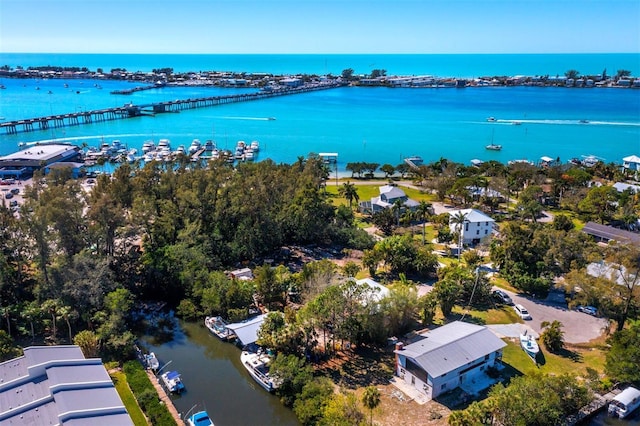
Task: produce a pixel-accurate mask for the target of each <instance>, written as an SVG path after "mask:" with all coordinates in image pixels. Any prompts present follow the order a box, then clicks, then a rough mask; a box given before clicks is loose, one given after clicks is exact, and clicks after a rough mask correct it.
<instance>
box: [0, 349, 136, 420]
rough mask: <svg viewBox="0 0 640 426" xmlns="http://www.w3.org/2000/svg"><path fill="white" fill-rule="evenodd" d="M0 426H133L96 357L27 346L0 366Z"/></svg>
mask: <svg viewBox="0 0 640 426" xmlns="http://www.w3.org/2000/svg"><path fill="white" fill-rule="evenodd" d="M0 424H1V425H92V426H112V425H118V426H120V425H122V426H127V425H133V422H132V421H131V417H129V414H128V413H127V410H126V408H125V407H124V404H123V403H122V400H121V399H120V396H119V395H118V392H117V391H116V389H115V386H114V385H113V382H112V381H111V378H110V377H109V374H108V373H107V370H105V368H104V365H102V360H100V359H99V358H91V359H85V357H84V355H83V354H82V351H81V350H80V348H79V347H78V346H30V347H28V348H25V349H24V355H23V356H21V357H18V358H14V359H12V360H9V361H6V362H3V363H0Z"/></svg>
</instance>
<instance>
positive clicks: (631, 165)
mask: <svg viewBox="0 0 640 426" xmlns="http://www.w3.org/2000/svg"><path fill="white" fill-rule="evenodd" d="M622 167H623V168H625V169H627V170H633V171H634V172H637V171H639V170H640V157H638V156H637V155H630V156H628V157H624V158H623V159H622Z"/></svg>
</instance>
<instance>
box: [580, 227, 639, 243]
mask: <svg viewBox="0 0 640 426" xmlns="http://www.w3.org/2000/svg"><path fill="white" fill-rule="evenodd" d="M582 232H584V233H585V234H587V235H591V236H592V237H593V238H594V240H596V242H603V243H609V242H611V241H617V242H618V243H620V244H632V245H635V246H640V234H636V233H635V232H630V231H625V230H624V229H618V228H614V227H613V226H609V225H602V224H600V223H595V222H587V223H586V224H585V225H584V227H583V228H582Z"/></svg>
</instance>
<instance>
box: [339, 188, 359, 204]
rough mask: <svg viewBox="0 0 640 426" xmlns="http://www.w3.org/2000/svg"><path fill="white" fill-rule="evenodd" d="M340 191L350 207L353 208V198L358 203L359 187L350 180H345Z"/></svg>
mask: <svg viewBox="0 0 640 426" xmlns="http://www.w3.org/2000/svg"><path fill="white" fill-rule="evenodd" d="M338 192H339V193H340V195H342V196H343V197H344V198H346V200H347V201H348V202H349V208H351V206H352V203H353V200H355V201H356V203H357V202H358V201H359V200H360V196H359V195H358V189H357V188H356V186H355V185H354V184H352V183H351V182H349V181H347V182H345V183H344V184H343V185H342V187H341V188H339V189H338Z"/></svg>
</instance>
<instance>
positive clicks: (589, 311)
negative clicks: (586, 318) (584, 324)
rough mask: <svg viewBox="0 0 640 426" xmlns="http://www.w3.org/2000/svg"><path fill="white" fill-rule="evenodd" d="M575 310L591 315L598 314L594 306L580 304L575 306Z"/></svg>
mask: <svg viewBox="0 0 640 426" xmlns="http://www.w3.org/2000/svg"><path fill="white" fill-rule="evenodd" d="M576 310H577V311H578V312H584V313H585V314H589V315H591V316H594V317H597V316H598V308H596V307H594V306H582V305H578V307H577V308H576Z"/></svg>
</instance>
